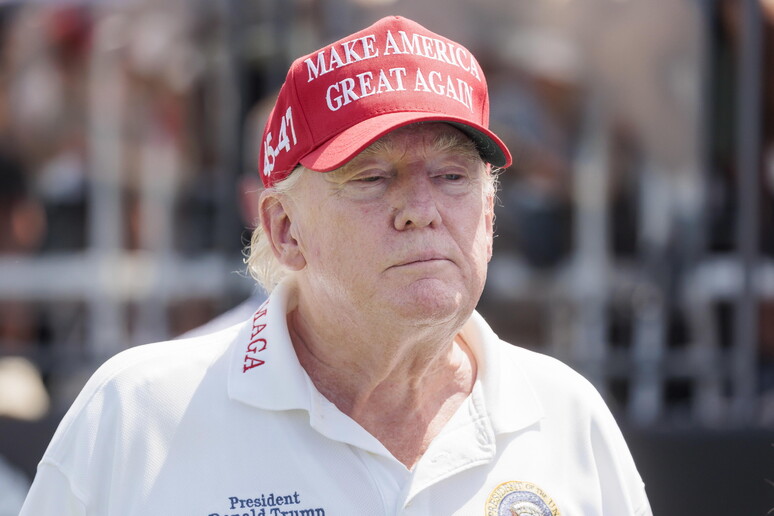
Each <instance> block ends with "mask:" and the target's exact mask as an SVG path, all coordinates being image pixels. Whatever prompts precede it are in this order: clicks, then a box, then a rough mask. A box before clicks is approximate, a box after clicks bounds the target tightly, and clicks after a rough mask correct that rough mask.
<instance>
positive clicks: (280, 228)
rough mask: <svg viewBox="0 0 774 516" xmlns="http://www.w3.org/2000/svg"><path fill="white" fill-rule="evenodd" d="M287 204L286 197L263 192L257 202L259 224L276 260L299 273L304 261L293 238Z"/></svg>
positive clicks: (304, 263) (270, 191)
mask: <svg viewBox="0 0 774 516" xmlns="http://www.w3.org/2000/svg"><path fill="white" fill-rule="evenodd" d="M289 203H290V200H289V199H288V198H287V197H286V196H283V195H281V194H278V193H276V192H274V191H272V190H264V191H263V192H262V193H261V197H260V199H259V200H258V210H259V212H260V217H261V221H260V224H261V226H262V227H263V233H264V235H265V236H266V239H267V240H268V242H269V245H271V249H272V251H273V252H274V256H275V257H276V258H277V260H278V261H279V262H280V263H281V264H282V265H284V266H285V267H287V268H288V269H290V270H294V271H299V270H301V269H303V268H304V267H305V266H306V259H305V258H304V255H303V253H302V252H301V248H300V246H299V243H298V241H297V240H296V239H295V238H294V236H293V234H294V233H293V231H292V229H293V220H292V218H291V215H290V212H289V210H288V208H289Z"/></svg>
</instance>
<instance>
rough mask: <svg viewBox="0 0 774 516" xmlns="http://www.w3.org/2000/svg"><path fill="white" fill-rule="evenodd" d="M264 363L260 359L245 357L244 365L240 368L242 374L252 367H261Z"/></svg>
mask: <svg viewBox="0 0 774 516" xmlns="http://www.w3.org/2000/svg"><path fill="white" fill-rule="evenodd" d="M265 363H266V362H265V361H263V360H261V359H260V358H255V357H251V356H249V355H245V364H244V366H243V368H242V372H243V373H246V372H247V371H249V370H250V369H252V368H253V367H258V366H259V365H263V364H265Z"/></svg>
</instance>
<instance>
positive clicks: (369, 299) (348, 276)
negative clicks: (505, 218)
mask: <svg viewBox="0 0 774 516" xmlns="http://www.w3.org/2000/svg"><path fill="white" fill-rule="evenodd" d="M487 173H488V172H487V170H486V168H485V165H484V164H483V163H482V162H481V160H480V158H479V157H478V155H477V154H476V152H475V148H474V147H473V146H472V144H471V143H470V141H469V140H468V139H467V138H466V137H465V136H464V135H463V133H461V132H459V131H458V130H457V129H455V128H453V127H452V126H450V125H447V124H442V123H432V124H417V125H412V126H408V127H404V128H402V129H398V130H396V131H394V132H392V133H390V134H388V135H387V136H385V137H384V138H382V139H381V140H380V141H378V142H377V143H376V144H374V145H372V146H371V147H370V148H369V149H367V150H366V151H364V152H363V153H361V154H360V155H358V156H357V157H356V158H354V159H353V160H352V161H351V162H350V163H349V164H348V165H347V166H345V167H343V168H342V169H339V170H337V171H334V172H329V173H316V172H311V173H305V175H304V177H303V178H301V179H300V181H299V183H298V185H297V189H296V190H295V191H294V194H293V200H292V201H291V202H290V203H289V205H288V207H287V208H286V212H287V214H288V217H289V219H290V234H291V236H292V238H293V239H294V241H295V242H297V249H298V252H299V253H300V255H301V256H302V257H303V263H304V266H303V267H301V268H300V269H301V270H300V271H299V274H298V275H297V279H298V282H299V287H300V292H301V295H302V296H307V300H308V301H311V302H312V303H314V306H318V307H320V309H323V310H324V309H327V308H331V307H337V308H338V309H344V310H352V311H353V312H354V313H359V314H363V315H367V314H368V313H369V312H370V313H372V314H373V315H381V316H389V317H399V318H401V320H403V321H408V320H414V321H416V322H418V323H420V322H421V323H423V324H426V323H431V322H439V323H440V322H443V321H451V320H457V321H464V320H465V319H466V318H467V317H468V316H469V314H470V312H471V311H472V310H473V309H474V308H475V305H476V303H477V302H478V299H479V297H480V295H481V291H482V290H483V287H484V283H485V279H486V268H487V263H488V261H489V259H490V258H491V252H492V216H493V196H494V194H493V192H492V191H491V189H490V188H489V187H488V184H489V183H488V181H487ZM407 318H408V319H407Z"/></svg>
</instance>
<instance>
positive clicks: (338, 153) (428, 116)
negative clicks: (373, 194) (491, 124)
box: [301, 112, 512, 172]
mask: <svg viewBox="0 0 774 516" xmlns="http://www.w3.org/2000/svg"><path fill="white" fill-rule="evenodd" d="M416 122H445V123H448V124H451V125H453V126H454V127H456V128H457V129H459V130H460V131H462V132H463V133H465V134H466V135H467V136H468V137H469V138H470V139H471V140H473V143H474V144H475V145H476V148H477V149H478V152H479V154H480V155H481V157H482V158H483V159H484V161H486V162H487V163H491V164H492V165H494V166H495V167H508V166H510V165H511V162H512V159H511V153H510V152H509V151H508V148H507V147H506V146H505V144H504V143H503V142H502V141H501V140H500V138H498V137H497V136H496V135H495V134H494V133H493V132H492V131H490V130H489V129H486V128H485V127H482V126H477V125H473V124H471V123H470V122H469V121H466V120H461V119H459V118H454V117H444V116H442V115H438V114H436V113H423V112H398V113H385V114H383V115H379V116H375V117H371V118H368V119H366V120H364V121H362V122H360V123H357V124H355V125H353V126H352V127H350V128H348V129H346V130H344V131H342V132H341V133H339V134H337V135H336V136H334V137H333V138H331V139H329V140H327V141H326V142H325V143H323V144H322V145H320V146H319V147H317V148H316V149H315V150H313V151H312V152H310V153H309V154H307V155H306V156H304V157H303V158H301V164H302V165H303V166H304V167H306V168H308V169H310V170H315V171H317V172H330V171H331V170H335V169H337V168H339V167H341V166H343V165H344V164H345V163H347V162H348V161H350V160H351V159H352V158H354V157H355V156H357V155H358V154H360V153H361V152H362V151H363V150H364V149H365V148H366V147H368V146H369V145H371V144H372V143H374V142H375V141H376V140H378V139H379V138H381V137H382V136H384V135H385V134H387V133H389V132H391V131H394V130H395V129H398V128H399V127H403V126H405V125H409V124H413V123H416Z"/></svg>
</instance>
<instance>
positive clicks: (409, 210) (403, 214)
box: [393, 174, 441, 230]
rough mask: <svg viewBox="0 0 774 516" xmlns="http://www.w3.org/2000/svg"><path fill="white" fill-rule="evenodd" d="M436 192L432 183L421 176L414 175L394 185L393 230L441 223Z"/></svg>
mask: <svg viewBox="0 0 774 516" xmlns="http://www.w3.org/2000/svg"><path fill="white" fill-rule="evenodd" d="M435 194H436V192H435V191H434V190H433V185H432V181H431V179H430V178H428V177H426V176H424V177H423V174H414V175H411V176H409V177H407V178H404V179H402V180H399V181H398V182H397V184H396V188H395V191H394V192H393V207H394V209H395V220H394V224H395V229H398V230H404V229H411V228H422V227H427V226H431V227H432V226H435V225H437V224H439V223H440V222H441V213H440V212H439V211H438V204H437V199H436V195H435Z"/></svg>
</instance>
